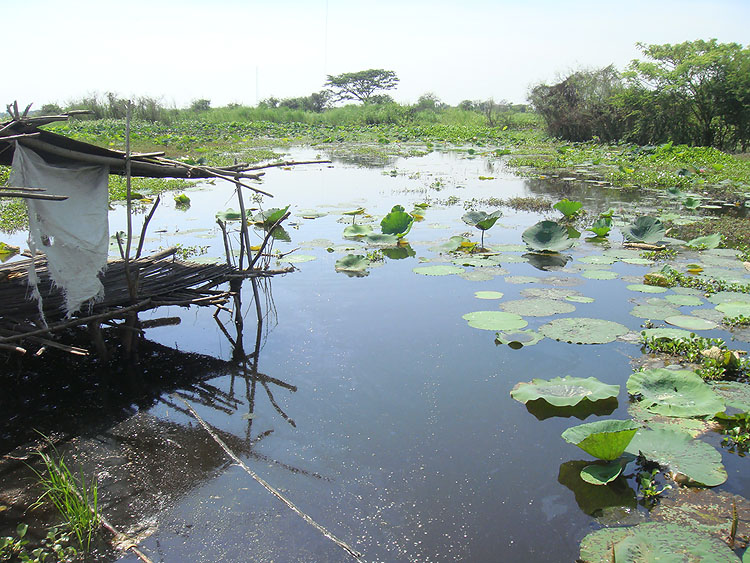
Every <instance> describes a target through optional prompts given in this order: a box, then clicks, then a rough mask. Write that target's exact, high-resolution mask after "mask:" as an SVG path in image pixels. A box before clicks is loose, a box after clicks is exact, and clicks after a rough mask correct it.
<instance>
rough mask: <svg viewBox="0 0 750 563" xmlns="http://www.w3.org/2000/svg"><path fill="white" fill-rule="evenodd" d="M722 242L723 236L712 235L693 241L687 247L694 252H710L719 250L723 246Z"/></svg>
mask: <svg viewBox="0 0 750 563" xmlns="http://www.w3.org/2000/svg"><path fill="white" fill-rule="evenodd" d="M721 241H722V236H721V234H719V233H714V234H712V235H706V236H702V237H696V238H694V239H691V240H689V241H687V242H686V243H685V246H687V247H688V248H692V249H694V250H708V249H711V248H718V247H719V245H720V244H721Z"/></svg>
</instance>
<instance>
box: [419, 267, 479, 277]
mask: <svg viewBox="0 0 750 563" xmlns="http://www.w3.org/2000/svg"><path fill="white" fill-rule="evenodd" d="M413 271H414V273H415V274H422V275H423V276H450V275H452V274H462V273H464V272H465V271H466V270H464V269H463V268H461V267H460V266H450V265H442V264H436V265H434V266H417V267H416V268H414V270H413Z"/></svg>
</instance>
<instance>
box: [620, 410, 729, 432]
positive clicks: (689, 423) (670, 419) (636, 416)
mask: <svg viewBox="0 0 750 563" xmlns="http://www.w3.org/2000/svg"><path fill="white" fill-rule="evenodd" d="M628 415H630V418H632V419H633V420H635V421H636V422H637V423H638V424H641V425H643V426H647V427H648V428H649V429H651V430H662V429H671V430H680V431H682V432H687V433H688V434H690V435H691V436H692V437H693V438H697V437H699V436H702V435H704V434H706V433H708V432H713V431H715V430H717V429H718V424H717V423H716V422H715V421H714V419H703V418H677V417H674V416H666V415H661V414H655V413H653V412H651V411H649V410H646V408H645V407H643V406H642V402H634V403H630V405H629V406H628ZM718 415H720V413H717V416H718Z"/></svg>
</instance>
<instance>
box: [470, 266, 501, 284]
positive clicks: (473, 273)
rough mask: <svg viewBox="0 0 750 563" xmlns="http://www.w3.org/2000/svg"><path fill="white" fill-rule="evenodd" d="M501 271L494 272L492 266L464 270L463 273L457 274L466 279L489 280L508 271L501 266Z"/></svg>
mask: <svg viewBox="0 0 750 563" xmlns="http://www.w3.org/2000/svg"><path fill="white" fill-rule="evenodd" d="M499 269H500V270H501V271H502V272H495V271H494V270H495V269H494V268H480V269H476V270H466V271H465V272H464V273H462V274H459V276H460V277H462V278H463V279H465V280H467V281H475V282H476V281H489V280H492V279H494V278H495V276H496V275H497V276H500V275H503V273H506V274H507V273H508V272H506V271H505V270H503V269H502V268H499Z"/></svg>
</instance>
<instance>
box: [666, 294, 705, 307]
mask: <svg viewBox="0 0 750 563" xmlns="http://www.w3.org/2000/svg"><path fill="white" fill-rule="evenodd" d="M666 299H667V301H669V302H670V303H672V304H673V305H677V306H678V307H697V306H699V305H702V304H703V301H702V300H701V299H700V298H699V297H696V296H695V295H667V297H666Z"/></svg>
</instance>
